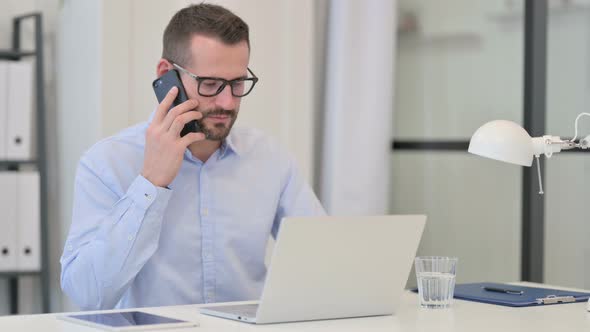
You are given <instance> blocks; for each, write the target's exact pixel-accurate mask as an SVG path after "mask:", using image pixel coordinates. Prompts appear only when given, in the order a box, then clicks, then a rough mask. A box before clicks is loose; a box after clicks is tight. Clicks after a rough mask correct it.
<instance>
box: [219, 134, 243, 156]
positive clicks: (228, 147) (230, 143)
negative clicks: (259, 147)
mask: <svg viewBox="0 0 590 332" xmlns="http://www.w3.org/2000/svg"><path fill="white" fill-rule="evenodd" d="M234 140H235V137H234V135H233V131H230V133H229V135H227V137H226V138H225V139H224V140H223V142H221V147H220V149H219V158H223V157H224V156H225V155H226V154H227V151H232V152H233V153H235V154H236V155H238V156H239V155H240V150H239V149H238V147H237V146H236V144H235V142H234Z"/></svg>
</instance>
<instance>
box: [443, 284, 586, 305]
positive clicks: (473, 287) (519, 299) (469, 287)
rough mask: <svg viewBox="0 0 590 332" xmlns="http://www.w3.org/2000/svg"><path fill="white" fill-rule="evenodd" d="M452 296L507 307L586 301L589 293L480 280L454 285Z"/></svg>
mask: <svg viewBox="0 0 590 332" xmlns="http://www.w3.org/2000/svg"><path fill="white" fill-rule="evenodd" d="M486 289H494V290H493V291H490V290H486ZM454 297H455V298H456V299H460V300H467V301H475V302H482V303H489V304H497V305H502V306H508V307H529V306H537V305H550V304H560V303H575V302H581V301H587V300H588V298H590V293H584V292H572V291H565V290H559V289H551V288H540V287H525V286H515V285H508V284H498V283H491V282H481V283H471V284H458V285H456V286H455V295H454Z"/></svg>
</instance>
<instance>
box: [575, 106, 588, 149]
mask: <svg viewBox="0 0 590 332" xmlns="http://www.w3.org/2000/svg"><path fill="white" fill-rule="evenodd" d="M582 115H586V116H590V113H580V114H578V116H577V117H576V121H575V122H574V138H572V139H571V142H572V143H574V142H575V141H576V138H578V120H580V118H581V117H582ZM586 138H588V136H586Z"/></svg>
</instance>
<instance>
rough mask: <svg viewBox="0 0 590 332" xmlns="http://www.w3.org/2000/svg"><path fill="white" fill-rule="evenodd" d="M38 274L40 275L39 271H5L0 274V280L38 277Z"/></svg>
mask: <svg viewBox="0 0 590 332" xmlns="http://www.w3.org/2000/svg"><path fill="white" fill-rule="evenodd" d="M40 274H41V271H6V272H0V278H13V277H22V276H38V275H40Z"/></svg>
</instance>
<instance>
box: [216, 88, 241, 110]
mask: <svg viewBox="0 0 590 332" xmlns="http://www.w3.org/2000/svg"><path fill="white" fill-rule="evenodd" d="M237 102H238V98H237V97H234V96H232V94H231V86H230V85H229V84H228V85H226V86H225V87H224V88H223V90H222V91H221V92H220V93H219V94H218V95H217V96H216V100H215V103H216V104H217V106H219V107H221V108H223V109H225V110H233V109H235V108H236V106H237Z"/></svg>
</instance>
